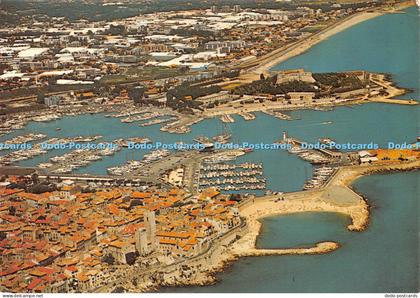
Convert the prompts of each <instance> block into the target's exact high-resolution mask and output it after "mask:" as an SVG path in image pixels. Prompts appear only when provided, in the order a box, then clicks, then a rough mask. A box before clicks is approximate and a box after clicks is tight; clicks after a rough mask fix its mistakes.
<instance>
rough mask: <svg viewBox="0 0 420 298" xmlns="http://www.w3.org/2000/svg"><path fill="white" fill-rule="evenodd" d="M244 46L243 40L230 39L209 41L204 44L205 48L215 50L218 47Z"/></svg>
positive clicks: (240, 47)
mask: <svg viewBox="0 0 420 298" xmlns="http://www.w3.org/2000/svg"><path fill="white" fill-rule="evenodd" d="M245 46H246V42H245V41H243V40H230V41H209V42H208V43H206V44H205V45H204V47H205V49H206V50H217V49H219V48H227V49H229V50H232V49H242V48H244V47H245Z"/></svg>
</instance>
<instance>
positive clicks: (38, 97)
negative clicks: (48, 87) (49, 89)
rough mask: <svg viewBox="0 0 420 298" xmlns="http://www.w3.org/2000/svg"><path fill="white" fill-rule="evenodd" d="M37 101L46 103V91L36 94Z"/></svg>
mask: <svg viewBox="0 0 420 298" xmlns="http://www.w3.org/2000/svg"><path fill="white" fill-rule="evenodd" d="M36 102H37V103H39V104H44V103H45V95H44V93H41V92H39V93H38V95H37V96H36Z"/></svg>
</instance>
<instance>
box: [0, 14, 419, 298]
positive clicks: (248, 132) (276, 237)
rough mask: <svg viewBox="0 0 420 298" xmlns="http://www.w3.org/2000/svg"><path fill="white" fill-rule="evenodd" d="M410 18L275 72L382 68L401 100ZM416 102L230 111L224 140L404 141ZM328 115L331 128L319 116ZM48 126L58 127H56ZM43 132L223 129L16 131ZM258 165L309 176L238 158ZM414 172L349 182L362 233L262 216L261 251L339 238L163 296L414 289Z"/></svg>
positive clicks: (280, 161)
mask: <svg viewBox="0 0 420 298" xmlns="http://www.w3.org/2000/svg"><path fill="white" fill-rule="evenodd" d="M419 50H420V49H419V18H418V13H417V10H416V9H415V8H411V9H408V10H406V13H405V14H392V15H384V16H381V17H378V18H375V19H372V20H369V21H366V22H364V23H361V24H359V25H356V26H354V27H352V28H350V29H348V30H346V31H343V32H341V33H339V34H337V35H335V36H333V37H331V38H330V39H328V40H326V41H324V42H322V43H320V44H319V45H317V46H315V47H314V48H312V49H311V50H310V51H308V52H307V53H305V54H303V55H300V56H298V57H295V58H293V59H290V60H289V61H286V62H285V63H283V64H281V65H279V66H278V67H276V68H278V69H284V68H301V67H303V68H305V69H307V70H310V71H315V72H316V71H342V70H354V69H364V70H369V71H378V72H389V73H391V74H392V75H393V77H394V79H395V80H396V82H397V84H399V85H400V86H403V87H407V88H411V89H413V92H412V93H411V94H409V95H407V96H403V97H414V98H416V99H417V100H418V96H419V88H418V85H419V84H418V82H419V78H420V76H419V59H418V53H419ZM419 111H420V109H419V107H413V106H399V105H385V104H365V105H358V106H351V107H339V108H335V109H334V110H333V111H330V112H322V111H309V110H303V111H294V112H291V113H290V114H291V115H292V116H293V117H294V118H301V120H294V121H283V120H279V119H276V118H273V117H270V116H267V115H264V114H261V113H257V119H256V120H254V121H250V122H248V121H244V120H243V119H242V118H241V117H239V116H235V119H236V122H235V123H232V124H229V129H230V130H231V131H232V134H233V136H234V139H233V142H235V143H240V142H249V143H257V142H265V143H268V142H273V141H275V140H278V139H279V138H281V134H282V131H284V130H286V131H287V132H288V133H289V134H290V135H292V136H296V137H298V138H301V139H304V140H307V141H311V142H315V141H317V140H318V138H322V137H330V138H333V139H335V140H336V141H337V142H339V143H346V142H352V143H369V142H375V143H378V144H379V145H381V146H385V145H386V144H387V142H389V141H393V142H399V143H401V142H413V141H414V140H415V138H416V136H418V135H419V119H420V117H419ZM328 121H332V122H333V123H332V124H326V122H328ZM56 127H60V128H61V130H60V131H57V130H56ZM28 132H37V133H45V134H47V135H48V137H49V138H51V137H57V136H58V137H63V136H77V135H96V134H99V135H103V136H104V140H107V141H111V140H113V139H117V138H128V137H133V136H147V137H150V138H151V139H152V140H153V141H161V142H175V141H183V142H191V140H192V139H193V138H194V137H195V136H198V135H207V136H212V135H215V134H220V133H221V132H222V123H221V122H220V120H218V119H210V120H206V121H202V122H200V123H198V124H197V125H194V126H193V128H192V132H191V133H189V134H185V135H172V134H168V133H162V132H160V131H159V126H151V127H140V126H139V125H138V123H137V124H136V123H121V122H120V121H119V119H114V118H105V117H104V115H102V114H98V115H83V116H77V117H65V118H63V119H61V120H58V121H53V122H49V123H30V124H29V125H28V126H27V127H26V128H25V129H24V130H21V131H18V132H15V133H13V134H11V135H8V136H5V137H2V138H0V141H3V140H5V139H10V138H11V137H13V136H14V135H17V134H23V133H28ZM4 153H5V152H0V154H4ZM144 153H145V152H144V151H130V150H123V151H121V152H118V153H117V154H116V155H115V156H113V157H106V158H104V160H102V161H100V162H95V163H92V164H91V165H90V166H88V167H86V168H83V169H80V170H79V172H80V173H97V174H105V173H106V168H107V167H110V166H116V165H119V164H122V163H124V162H125V161H126V160H130V159H141V158H142V155H143V154H144ZM58 154H61V152H58V151H54V152H50V153H48V154H47V155H44V156H42V157H38V158H35V159H32V160H28V161H24V162H22V163H21V165H26V166H32V165H36V164H38V163H39V162H43V161H46V160H47V159H48V158H49V157H52V156H54V155H58ZM243 160H250V161H255V162H263V163H264V173H265V175H266V177H267V179H268V181H267V186H268V188H270V189H272V190H276V191H294V190H299V189H300V188H301V187H302V185H303V183H304V181H305V179H307V178H308V177H310V175H311V171H312V169H311V166H310V165H309V164H308V163H306V162H303V161H301V160H300V159H299V158H297V157H296V156H294V155H290V154H288V153H287V152H286V151H282V150H276V151H269V150H268V151H267V150H266V151H259V150H256V151H254V152H253V153H251V154H248V155H246V156H244V157H241V158H240V160H239V161H243ZM418 180H419V173H418V172H417V173H399V174H393V175H384V176H382V175H381V176H372V177H365V178H362V179H361V180H359V181H358V182H357V183H356V188H357V190H358V191H360V192H362V193H364V194H365V195H366V196H367V197H368V199H369V202H371V203H372V204H373V205H374V206H375V208H374V209H373V210H372V221H371V224H370V225H369V228H368V230H367V231H365V232H362V233H355V232H348V231H347V230H346V229H345V226H346V225H347V223H348V219H347V218H345V217H342V216H340V215H337V214H331V213H328V214H325V213H322V214H318V213H305V214H299V215H290V216H283V217H274V218H269V219H266V220H265V221H264V225H263V234H262V235H261V237H260V238H259V240H258V245H259V246H260V247H293V246H309V245H311V244H313V243H315V242H318V241H324V240H334V241H339V242H340V243H341V244H342V245H343V247H342V248H340V249H339V250H337V251H335V252H333V253H331V254H327V255H320V256H280V257H261V258H246V259H241V260H239V261H238V262H236V263H234V264H233V265H232V267H230V268H229V269H228V270H227V271H226V272H224V273H222V274H220V275H219V277H220V280H221V282H220V283H218V284H217V285H215V286H211V287H204V288H176V289H174V288H170V289H163V290H162V291H168V292H347V291H350V292H391V291H396V292H405V291H410V292H411V291H415V290H416V287H418V286H417V285H416V281H418V279H419V276H418V266H417V264H418V256H417V251H418V240H417V237H418V235H417V230H418V222H417V217H418V204H417V196H418V189H417V185H419V183H418V182H419V181H418Z"/></svg>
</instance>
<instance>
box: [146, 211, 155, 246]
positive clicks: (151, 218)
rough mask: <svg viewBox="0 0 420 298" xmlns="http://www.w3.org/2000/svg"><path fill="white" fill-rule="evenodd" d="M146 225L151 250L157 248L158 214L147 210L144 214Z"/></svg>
mask: <svg viewBox="0 0 420 298" xmlns="http://www.w3.org/2000/svg"><path fill="white" fill-rule="evenodd" d="M144 222H145V225H146V233H147V242H148V243H149V244H150V249H151V251H153V250H155V249H156V216H155V213H154V212H153V211H147V212H145V214H144Z"/></svg>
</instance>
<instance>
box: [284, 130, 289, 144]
mask: <svg viewBox="0 0 420 298" xmlns="http://www.w3.org/2000/svg"><path fill="white" fill-rule="evenodd" d="M283 142H285V143H287V142H288V138H287V132H286V131H283Z"/></svg>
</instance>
